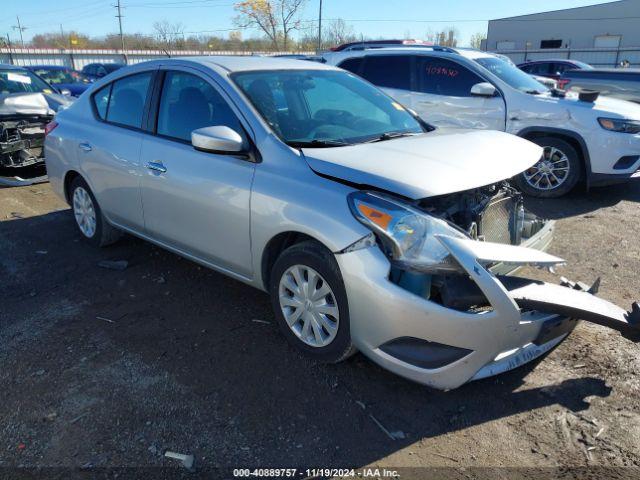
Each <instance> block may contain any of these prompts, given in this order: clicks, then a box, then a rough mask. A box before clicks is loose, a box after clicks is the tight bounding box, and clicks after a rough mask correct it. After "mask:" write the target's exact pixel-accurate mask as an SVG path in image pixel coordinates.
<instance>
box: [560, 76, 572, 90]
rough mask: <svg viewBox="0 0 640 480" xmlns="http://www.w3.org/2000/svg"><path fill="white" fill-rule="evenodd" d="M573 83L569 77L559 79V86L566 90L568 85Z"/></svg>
mask: <svg viewBox="0 0 640 480" xmlns="http://www.w3.org/2000/svg"><path fill="white" fill-rule="evenodd" d="M570 83H571V80H569V79H568V78H560V79H558V88H559V89H560V90H566V86H567V85H569V84H570Z"/></svg>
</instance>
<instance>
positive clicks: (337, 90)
mask: <svg viewBox="0 0 640 480" xmlns="http://www.w3.org/2000/svg"><path fill="white" fill-rule="evenodd" d="M332 55H335V56H332V57H330V58H328V59H327V60H328V63H329V64H323V63H319V62H313V61H311V62H310V61H300V60H293V59H278V58H265V57H202V58H191V59H173V58H171V59H163V60H161V61H152V62H145V63H142V64H138V65H135V66H130V67H127V68H123V69H121V70H118V71H116V72H113V73H111V74H109V75H107V76H105V77H104V78H102V79H100V80H98V81H97V82H96V83H95V84H93V85H92V86H91V87H90V90H89V91H88V92H87V93H86V94H84V95H82V96H81V97H80V98H79V99H78V100H77V101H76V102H75V103H74V104H72V105H71V106H70V107H69V108H66V109H64V110H61V111H59V112H58V114H57V115H56V118H55V121H54V122H52V123H51V124H50V127H49V128H48V129H47V132H48V133H47V136H46V140H45V152H46V163H47V168H48V171H49V176H50V181H51V186H52V188H53V190H54V191H55V192H56V193H57V194H58V195H60V197H61V198H63V199H65V200H66V201H67V202H68V203H69V204H70V205H71V209H72V214H73V217H74V218H75V223H76V225H77V228H78V231H79V233H80V235H81V236H82V237H83V238H84V239H85V240H86V241H87V242H89V243H91V244H93V245H95V246H106V245H108V244H111V243H113V242H115V241H117V240H118V238H119V237H120V236H121V235H122V233H123V232H128V233H131V234H133V235H136V236H139V237H141V238H144V239H146V240H148V241H150V242H153V243H155V244H157V245H159V246H161V247H163V248H166V249H168V250H170V251H173V252H175V253H177V254H179V255H182V256H184V257H186V258H189V259H191V260H193V261H196V262H198V263H200V264H202V265H205V266H207V267H209V268H212V269H215V270H218V271H220V272H222V273H224V274H226V275H229V276H230V277H232V278H235V279H238V280H240V281H242V282H245V283H247V284H249V285H252V286H254V287H256V288H258V289H262V290H264V291H266V292H268V293H269V295H270V297H271V301H272V305H273V310H274V314H275V319H276V321H277V323H278V325H279V327H280V329H281V331H282V333H283V335H284V336H285V337H286V338H287V340H288V341H289V342H291V344H292V345H294V346H295V347H297V348H298V349H299V350H300V351H302V352H304V353H305V354H307V355H309V356H311V357H313V358H315V359H317V360H319V361H325V362H337V361H340V360H343V359H345V358H347V357H349V356H350V355H351V354H353V353H354V352H355V351H357V350H360V351H361V352H362V353H364V354H365V355H367V356H368V357H369V358H371V359H372V360H373V361H375V362H377V363H378V364H380V365H381V366H383V367H384V368H387V369H389V370H391V371H393V372H395V373H397V374H399V375H402V376H404V377H406V378H409V379H412V380H414V381H417V382H421V383H424V384H427V385H430V386H432V387H435V388H440V389H451V388H455V387H458V386H460V385H462V384H463V383H465V382H468V381H471V380H474V379H479V378H485V377H488V376H491V375H495V374H498V373H501V372H504V371H507V370H510V369H512V368H516V367H518V366H520V365H522V364H524V363H527V362H529V361H531V360H533V359H535V358H538V357H540V356H541V355H543V354H545V353H546V352H548V351H549V350H550V349H552V348H554V347H555V346H556V345H558V344H559V343H560V342H561V341H563V340H564V339H565V338H566V337H567V335H568V334H569V333H570V332H571V331H572V330H573V328H574V327H575V325H576V320H575V319H576V318H581V319H584V320H588V321H591V322H594V323H598V324H601V325H605V326H608V327H610V328H613V329H616V330H619V331H620V332H622V334H623V335H625V336H627V337H628V338H631V339H635V340H637V337H638V332H639V327H640V306H639V305H638V304H637V303H635V304H634V305H633V306H632V308H631V311H629V312H627V311H626V310H625V309H622V308H619V307H617V306H615V305H613V304H611V303H609V302H606V301H604V300H601V299H599V298H597V297H595V296H594V293H595V292H596V290H597V282H596V284H594V285H593V286H592V287H591V288H589V287H583V286H582V284H580V283H573V282H569V281H566V282H563V285H554V284H551V283H545V282H539V281H533V280H529V279H527V278H522V277H518V276H513V275H507V274H512V273H513V271H514V269H517V268H518V267H520V266H524V265H536V266H540V267H543V266H546V267H551V266H554V265H556V264H559V263H562V262H563V260H561V259H560V258H557V257H555V256H552V255H550V254H547V253H545V252H544V250H545V249H546V248H547V247H548V245H549V242H550V241H551V237H552V234H553V227H554V225H553V222H547V221H544V220H542V219H539V218H537V217H535V215H533V214H531V213H530V212H528V211H526V209H525V208H524V205H523V201H522V195H521V193H520V192H518V191H517V190H516V189H514V188H513V187H511V186H510V185H509V183H508V180H509V179H511V178H512V177H514V176H518V175H520V174H521V172H528V173H526V174H525V176H522V177H520V180H519V182H521V183H522V184H523V185H525V186H526V185H529V187H531V189H532V191H533V192H535V193H540V192H543V193H544V192H548V191H554V194H558V192H562V191H566V189H567V187H566V186H567V185H571V184H573V183H574V179H575V177H576V176H577V175H578V173H577V172H584V173H586V172H587V171H589V173H591V169H592V168H599V169H601V170H596V171H602V170H604V171H606V170H607V168H608V165H609V162H610V160H611V157H613V156H617V155H619V154H626V155H630V154H637V153H638V151H639V150H638V147H637V141H638V138H637V136H636V135H634V134H626V133H621V132H612V131H611V130H612V128H610V127H611V125H610V124H609V123H607V122H611V123H613V124H616V122H617V124H619V123H620V122H626V121H629V120H628V118H640V117H638V116H637V113H638V110H637V109H638V108H640V107H638V106H635V105H633V104H626V103H625V102H618V103H616V102H615V101H614V103H613V104H610V103H607V102H606V101H603V100H602V99H599V100H598V101H599V102H600V103H594V102H592V103H587V102H585V101H582V100H579V99H578V98H575V99H574V98H563V97H556V96H554V95H553V94H552V93H550V92H548V91H547V90H546V89H545V87H544V86H542V85H541V84H539V83H537V82H535V80H533V79H532V78H531V77H530V76H528V75H527V74H525V73H524V72H522V71H520V70H518V69H517V68H515V67H513V66H512V65H510V64H509V63H507V62H504V61H503V60H501V59H499V58H497V57H494V56H491V55H487V54H480V53H477V52H464V53H462V52H459V51H455V50H442V49H428V48H424V47H420V48H419V49H415V50H407V49H402V50H400V49H384V48H380V49H375V50H366V49H365V50H357V49H349V50H345V51H343V52H335V54H332ZM333 64H335V65H340V66H342V67H344V68H345V69H347V70H351V71H345V70H343V69H340V68H337V67H336V66H334V65H333ZM352 72H356V73H357V74H358V75H362V76H363V77H364V78H365V79H367V80H369V81H366V80H363V79H362V78H360V77H359V76H358V75H356V74H354V73H352ZM373 84H377V85H380V86H381V87H383V89H384V90H385V91H386V92H388V93H389V94H391V96H389V95H387V94H386V93H385V92H384V91H382V90H380V89H378V88H376V87H375V86H374V85H373ZM547 104H548V106H546V105H547ZM629 105H631V106H630V107H629ZM599 115H601V116H602V118H600V117H599ZM604 118H606V120H603V119H604ZM592 124H593V125H592ZM549 125H552V126H549ZM450 127H455V128H450ZM462 127H467V128H462ZM532 127H533V128H532ZM540 128H543V130H540ZM544 128H546V130H545V129H544ZM499 130H506V131H510V132H511V131H516V132H517V133H520V134H521V136H520V137H518V136H516V135H511V134H508V133H506V132H504V131H499ZM567 132H569V134H567ZM534 133H535V134H536V135H533V134H534ZM562 135H565V136H562ZM567 135H568V136H567ZM576 135H585V136H586V137H588V138H586V139H584V141H585V146H584V148H585V149H586V150H581V151H582V152H583V155H584V156H583V157H580V156H579V155H578V153H577V149H578V148H582V146H581V144H580V143H579V142H578V143H572V142H577V140H576V138H577V137H576ZM602 135H606V136H607V137H606V140H602V138H603V137H602ZM592 136H597V137H598V136H599V138H600V140H599V142H600V143H602V144H604V143H607V144H610V145H611V149H610V150H605V149H604V148H603V147H599V146H598V145H597V141H592V139H591V137H592ZM521 137H525V138H521ZM526 138H529V139H532V140H534V141H537V142H538V143H539V144H540V145H542V147H544V148H542V147H541V146H538V145H536V144H535V143H532V142H531V141H528V140H527V139H526ZM587 142H589V143H587ZM574 145H575V146H576V147H575V148H574V147H573V146H574ZM570 148H574V150H573V151H572V150H570ZM584 152H587V155H588V157H587V156H586V155H585V153H584ZM543 155H544V156H543ZM541 158H542V160H541ZM585 160H588V163H580V162H584V161H585ZM587 166H588V168H587ZM542 179H544V180H542ZM543 181H544V182H545V186H546V188H545V187H543V186H542V185H541V183H542V182H543ZM143 212H144V214H143Z"/></svg>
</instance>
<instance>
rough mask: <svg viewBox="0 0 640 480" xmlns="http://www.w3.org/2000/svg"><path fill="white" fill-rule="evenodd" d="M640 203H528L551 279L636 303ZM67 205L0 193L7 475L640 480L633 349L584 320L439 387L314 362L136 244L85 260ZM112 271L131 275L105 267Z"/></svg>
mask: <svg viewBox="0 0 640 480" xmlns="http://www.w3.org/2000/svg"><path fill="white" fill-rule="evenodd" d="M638 202H640V182H635V183H630V184H627V185H623V186H615V187H607V188H600V189H594V190H592V191H591V192H589V193H584V192H576V193H575V194H573V195H571V196H569V197H567V198H564V199H562V200H557V201H546V202H540V201H530V202H529V207H530V208H532V209H533V210H534V211H536V212H537V213H541V214H543V215H545V216H548V217H552V218H557V219H558V220H559V221H558V227H557V235H556V239H555V242H554V244H553V246H552V249H551V252H552V253H554V254H556V255H558V256H560V257H563V258H565V259H567V261H568V265H567V266H566V267H564V268H562V269H561V270H560V271H559V273H561V274H562V275H565V276H567V277H569V278H571V279H574V280H582V281H585V282H587V283H590V282H592V281H593V280H595V278H596V277H597V276H599V275H602V287H601V293H600V294H601V295H602V296H603V297H604V298H607V299H609V300H612V301H614V302H617V303H618V304H619V305H622V306H624V307H625V308H629V307H630V305H631V302H632V301H633V300H635V299H638V298H640V208H639V203H638ZM67 208H68V207H67V205H66V204H64V203H63V202H61V201H60V200H59V199H57V198H56V197H55V196H54V195H53V193H52V191H51V189H50V187H49V185H48V184H43V185H38V186H30V187H20V188H11V189H8V188H6V189H0V247H1V248H2V251H1V253H0V467H12V466H20V465H22V466H28V467H50V466H56V467H82V468H85V469H86V468H90V467H115V466H117V467H122V466H126V467H159V466H171V467H175V466H176V465H177V462H176V461H175V460H170V459H165V458H164V457H163V456H162V452H163V451H164V450H166V449H168V450H172V451H176V452H181V453H188V454H193V455H195V458H196V466H197V467H198V468H199V469H200V471H203V470H204V471H211V470H209V469H212V468H225V469H228V468H235V467H250V466H252V467H258V466H260V467H285V466H298V467H300V466H304V467H347V466H351V467H364V466H370V465H376V466H381V467H383V466H386V467H400V466H404V467H424V466H430V467H455V468H456V469H457V470H455V471H454V470H451V471H447V472H449V473H448V475H449V477H451V478H457V477H458V476H459V477H460V478H463V477H467V478H475V476H478V475H480V476H481V474H480V473H478V472H479V471H478V470H474V469H473V468H472V469H471V470H464V469H461V468H462V467H536V466H537V467H586V466H589V467H594V468H595V470H592V471H591V472H592V473H593V472H598V471H599V472H600V473H599V474H598V475H594V476H596V477H599V478H602V477H605V476H609V474H612V475H613V474H614V473H615V474H616V475H619V476H622V477H625V476H628V477H629V478H633V476H634V475H638V474H640V470H637V469H638V468H640V451H639V448H640V447H639V445H640V396H639V393H640V381H639V376H638V373H639V372H640V359H639V355H638V352H639V351H640V345H634V344H632V343H631V342H630V341H628V340H625V339H623V338H622V337H620V335H619V334H617V333H616V332H611V331H608V330H606V329H604V328H601V327H598V326H594V325H588V324H585V323H582V324H580V325H579V326H578V328H577V329H576V331H575V332H574V333H573V334H572V335H571V337H570V338H569V339H568V340H567V341H565V342H564V343H563V344H562V345H561V346H560V347H559V348H557V349H556V350H555V351H553V352H552V353H551V354H550V355H549V356H548V357H547V358H545V359H544V360H543V361H542V362H539V363H537V364H535V365H530V366H527V367H524V368H521V369H519V370H517V371H514V372H510V373H508V374H505V375H502V376H500V377H497V378H493V379H488V380H484V381H480V382H475V383H471V384H468V385H466V386H463V387H462V388H460V389H457V390H455V391H451V392H447V393H444V392H437V391H432V390H429V389H427V388H425V387H422V386H420V385H417V384H414V383H411V382H408V381H406V380H403V379H401V378H398V377H396V376H394V375H392V374H390V373H387V372H385V371H383V370H382V369H380V368H378V367H377V366H376V365H374V364H372V363H371V362H370V361H368V360H367V359H365V358H364V357H363V356H362V355H356V356H355V357H353V358H351V359H350V360H349V361H347V362H345V363H342V364H339V365H334V366H325V365H317V364H314V363H313V362H311V361H309V360H307V359H305V358H303V357H301V356H300V355H299V354H298V353H297V352H296V351H294V350H293V349H292V348H290V347H289V346H288V345H287V343H286V342H285V340H284V338H283V337H282V336H281V335H280V334H279V333H278V331H277V327H276V325H275V323H274V319H273V317H272V314H271V311H270V305H269V301H268V297H267V295H266V294H263V293H261V292H258V291H256V290H254V289H252V288H250V287H247V286H245V285H243V284H241V283H239V282H236V281H234V280H230V279H228V278H226V277H224V276H222V275H219V274H217V273H214V272H211V271H209V270H206V269H204V268H201V267H199V266H197V265H195V264H193V263H191V262H189V261H187V260H184V259H181V258H179V257H177V256H175V255H173V254H171V253H168V252H165V251H163V250H160V249H158V248H156V247H154V246H151V245H150V244H148V243H145V242H143V241H141V240H138V239H135V238H132V237H127V238H125V239H123V240H122V241H121V242H119V243H118V244H116V245H114V246H112V247H109V248H107V249H102V250H96V249H93V248H91V247H89V246H87V245H85V244H84V243H83V242H82V241H81V239H80V236H79V233H77V232H76V228H75V225H74V222H73V219H72V216H71V215H70V213H69V211H68V210H67ZM121 259H124V260H127V261H128V262H129V267H128V268H127V269H126V270H124V271H113V270H108V269H104V268H100V267H98V263H99V262H100V261H101V260H121ZM531 273H532V274H537V275H538V276H547V275H549V274H547V273H546V272H544V273H543V272H540V271H535V272H531ZM380 425H382V426H383V427H384V428H385V429H387V430H388V431H389V432H395V433H396V436H397V437H404V438H397V439H395V440H392V439H390V438H389V436H388V435H387V434H385V432H384V431H383V429H382V428H381V427H380ZM400 432H401V433H400ZM598 467H635V468H620V469H615V470H597V468H598ZM7 471H8V470H7ZM177 471H181V470H177ZM158 472H160V470H157V471H156V473H158ZM406 472H407V475H404V476H403V478H408V475H409V472H413V473H414V474H415V475H417V476H419V475H421V474H420V473H416V472H420V471H419V470H417V471H406ZM424 472H425V471H422V474H424ZM465 472H467V473H465ZM497 472H498V473H499V472H504V471H502V470H498V471H497ZM603 472H606V473H607V474H606V475H605V474H604V473H603ZM454 473H455V475H454ZM498 473H494V474H493V475H492V477H493V478H497V477H499V475H498ZM227 476H230V475H227ZM533 476H534V477H536V475H533ZM416 478H417V477H416ZM537 478H540V475H537ZM582 478H585V477H582ZM635 478H638V477H637V476H636V477H635Z"/></svg>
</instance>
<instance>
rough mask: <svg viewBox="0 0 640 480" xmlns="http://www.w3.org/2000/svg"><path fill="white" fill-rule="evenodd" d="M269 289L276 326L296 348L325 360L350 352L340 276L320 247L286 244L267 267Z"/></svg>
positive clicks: (334, 360)
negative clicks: (270, 266)
mask: <svg viewBox="0 0 640 480" xmlns="http://www.w3.org/2000/svg"><path fill="white" fill-rule="evenodd" d="M269 287H270V288H269V290H270V292H269V293H270V295H271V303H272V306H273V311H274V314H275V317H276V321H277V323H278V326H279V327H280V330H281V331H282V333H283V335H284V336H285V338H286V339H287V340H288V341H289V343H291V344H292V345H293V346H294V347H296V348H297V349H298V350H300V351H302V352H303V353H305V354H306V355H308V356H310V357H312V358H314V359H316V360H319V361H321V362H326V363H337V362H340V361H342V360H345V359H346V358H348V357H349V356H351V355H352V354H353V353H355V352H356V349H355V347H354V346H353V344H352V342H351V332H350V322H349V305H348V302H347V293H346V290H345V288H344V283H343V280H342V275H341V274H340V269H339V267H338V264H337V262H336V260H335V258H334V256H333V254H332V253H331V252H330V251H329V250H327V249H326V248H325V247H323V246H322V245H320V244H319V243H317V242H315V241H306V242H302V243H299V244H296V245H293V246H291V247H289V248H287V249H286V250H285V251H284V252H283V253H282V254H281V255H280V257H278V260H276V263H275V265H274V266H273V269H272V272H271V278H270V283H269Z"/></svg>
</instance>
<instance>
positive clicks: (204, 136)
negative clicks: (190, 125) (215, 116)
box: [191, 125, 245, 153]
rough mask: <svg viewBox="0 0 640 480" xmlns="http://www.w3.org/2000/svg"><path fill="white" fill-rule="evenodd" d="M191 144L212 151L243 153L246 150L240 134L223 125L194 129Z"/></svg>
mask: <svg viewBox="0 0 640 480" xmlns="http://www.w3.org/2000/svg"><path fill="white" fill-rule="evenodd" d="M191 145H193V148H195V149H196V150H200V151H203V152H211V153H241V152H243V151H244V150H245V148H244V140H243V139H242V137H241V136H240V134H239V133H238V132H236V131H235V130H232V129H231V128H229V127H225V126H222V125H217V126H215V127H204V128H198V129H197V130H194V131H193V132H191Z"/></svg>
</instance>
